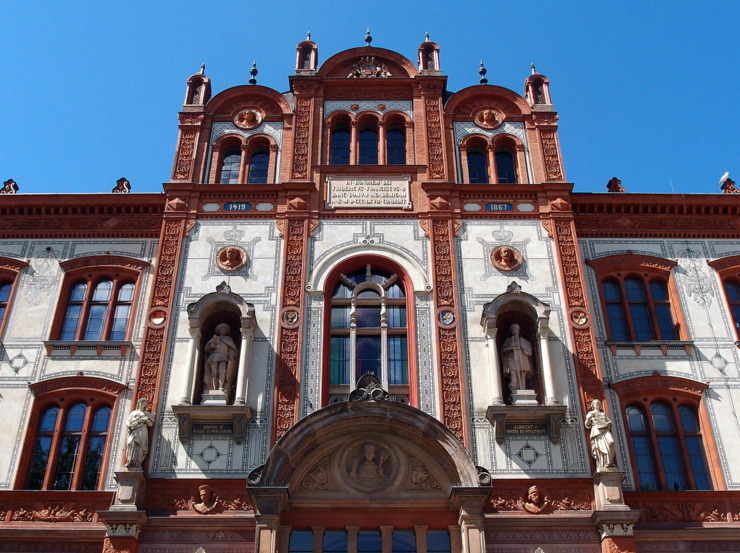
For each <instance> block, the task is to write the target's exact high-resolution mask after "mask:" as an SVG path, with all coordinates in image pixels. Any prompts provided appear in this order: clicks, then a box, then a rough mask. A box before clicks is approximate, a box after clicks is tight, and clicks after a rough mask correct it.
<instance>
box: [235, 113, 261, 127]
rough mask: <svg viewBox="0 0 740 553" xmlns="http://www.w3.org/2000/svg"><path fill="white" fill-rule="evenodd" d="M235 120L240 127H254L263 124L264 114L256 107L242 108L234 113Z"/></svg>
mask: <svg viewBox="0 0 740 553" xmlns="http://www.w3.org/2000/svg"><path fill="white" fill-rule="evenodd" d="M233 121H234V125H236V126H237V127H239V128H240V129H254V128H257V127H259V126H260V125H261V124H262V114H261V113H260V112H259V111H257V110H256V109H242V110H239V111H238V112H237V113H236V115H234V119H233Z"/></svg>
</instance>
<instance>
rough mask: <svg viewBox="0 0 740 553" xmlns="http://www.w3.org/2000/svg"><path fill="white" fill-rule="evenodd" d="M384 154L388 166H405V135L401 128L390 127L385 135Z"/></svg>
mask: <svg viewBox="0 0 740 553" xmlns="http://www.w3.org/2000/svg"><path fill="white" fill-rule="evenodd" d="M386 145H387V148H386V154H387V157H388V164H389V165H405V164H406V133H405V132H404V130H403V129H402V128H398V127H391V128H390V129H388V132H387V133H386Z"/></svg>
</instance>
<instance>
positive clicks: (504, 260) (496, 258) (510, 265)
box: [491, 245, 524, 271]
mask: <svg viewBox="0 0 740 553" xmlns="http://www.w3.org/2000/svg"><path fill="white" fill-rule="evenodd" d="M523 262H524V257H523V256H522V252H520V251H519V250H518V249H516V248H515V247H513V246H508V245H503V246H498V247H496V248H494V249H493V250H491V264H492V265H493V266H494V267H496V268H497V269H498V270H499V271H515V270H517V269H518V268H519V267H521V266H522V263H523Z"/></svg>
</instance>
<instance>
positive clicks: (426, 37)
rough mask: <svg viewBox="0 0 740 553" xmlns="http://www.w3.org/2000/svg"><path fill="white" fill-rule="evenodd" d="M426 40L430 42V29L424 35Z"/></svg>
mask: <svg viewBox="0 0 740 553" xmlns="http://www.w3.org/2000/svg"><path fill="white" fill-rule="evenodd" d="M424 42H429V31H427V32H426V33H425V35H424Z"/></svg>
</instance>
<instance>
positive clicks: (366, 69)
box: [347, 56, 391, 79]
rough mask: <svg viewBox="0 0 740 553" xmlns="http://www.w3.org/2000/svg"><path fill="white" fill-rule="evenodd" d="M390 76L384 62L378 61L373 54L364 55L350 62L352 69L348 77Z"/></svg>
mask: <svg viewBox="0 0 740 553" xmlns="http://www.w3.org/2000/svg"><path fill="white" fill-rule="evenodd" d="M390 76H391V72H390V71H388V68H387V67H386V66H385V64H384V63H378V61H377V60H376V59H375V56H364V57H362V58H360V59H359V60H358V61H357V62H356V63H353V64H352V71H351V72H350V74H349V75H347V77H348V78H354V79H368V78H378V77H380V78H387V77H390Z"/></svg>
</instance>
